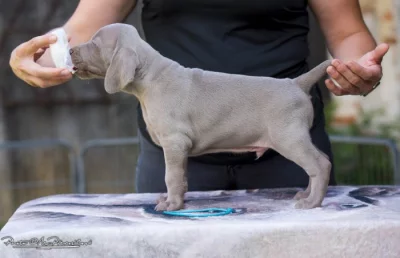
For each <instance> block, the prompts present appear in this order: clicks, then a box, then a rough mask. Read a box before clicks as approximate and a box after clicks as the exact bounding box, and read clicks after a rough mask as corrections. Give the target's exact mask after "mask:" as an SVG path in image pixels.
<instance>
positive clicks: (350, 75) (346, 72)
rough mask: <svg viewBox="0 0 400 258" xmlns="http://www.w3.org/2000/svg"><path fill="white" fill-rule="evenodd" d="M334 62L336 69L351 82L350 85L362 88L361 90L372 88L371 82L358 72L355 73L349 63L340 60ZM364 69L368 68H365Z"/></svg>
mask: <svg viewBox="0 0 400 258" xmlns="http://www.w3.org/2000/svg"><path fill="white" fill-rule="evenodd" d="M332 63H333V66H334V67H335V68H336V70H337V71H338V72H339V73H340V74H341V75H342V76H343V77H344V78H345V79H346V80H347V81H348V82H349V83H350V87H353V86H355V87H357V88H358V89H360V91H361V92H365V91H367V90H370V86H369V85H370V84H369V83H368V82H367V81H365V80H364V79H362V78H361V77H360V76H359V75H358V74H356V73H354V72H353V71H352V70H351V69H350V68H349V67H348V66H347V65H345V64H344V63H342V62H341V61H340V60H334V61H333V62H332ZM363 70H366V69H365V68H363ZM339 84H340V83H339ZM359 93H360V92H359Z"/></svg>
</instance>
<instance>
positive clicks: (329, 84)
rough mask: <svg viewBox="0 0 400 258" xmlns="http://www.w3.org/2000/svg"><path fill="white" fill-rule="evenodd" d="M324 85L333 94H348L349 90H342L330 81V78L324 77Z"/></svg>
mask: <svg viewBox="0 0 400 258" xmlns="http://www.w3.org/2000/svg"><path fill="white" fill-rule="evenodd" d="M325 85H326V87H327V88H328V90H329V91H330V92H332V93H333V94H334V95H336V96H343V95H348V94H349V92H347V91H345V90H343V89H341V88H339V87H337V86H336V85H335V84H334V83H333V82H332V80H330V79H326V80H325Z"/></svg>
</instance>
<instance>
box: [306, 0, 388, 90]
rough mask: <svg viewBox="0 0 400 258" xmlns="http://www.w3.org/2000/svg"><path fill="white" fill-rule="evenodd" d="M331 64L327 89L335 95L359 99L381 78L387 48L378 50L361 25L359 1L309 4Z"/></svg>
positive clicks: (328, 0) (315, 0)
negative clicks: (323, 39) (334, 81)
mask: <svg viewBox="0 0 400 258" xmlns="http://www.w3.org/2000/svg"><path fill="white" fill-rule="evenodd" d="M309 5H310V8H311V9H312V11H313V13H314V14H315V17H316V18H317V20H318V22H319V24H320V27H321V29H322V31H323V33H324V36H325V38H326V41H327V47H328V50H329V52H330V53H331V55H332V57H333V58H334V60H333V61H332V66H330V67H329V68H328V69H327V72H328V74H329V75H330V76H331V78H333V79H335V80H336V81H337V82H338V83H339V85H340V86H341V88H342V89H341V88H339V87H337V86H335V84H334V83H333V81H332V80H331V79H328V80H326V82H325V83H326V86H327V87H328V89H329V90H330V91H331V92H332V93H333V94H335V95H349V94H351V95H362V94H365V93H368V92H370V91H371V90H372V87H373V86H374V85H375V84H376V83H377V82H378V81H379V80H380V78H381V77H382V67H381V61H382V58H383V56H384V55H385V54H386V52H387V51H388V50H389V46H388V45H387V44H380V45H378V46H377V44H376V42H375V40H374V38H373V37H372V35H371V33H370V31H369V30H368V28H367V26H366V24H365V23H364V20H363V17H362V13H361V8H360V5H359V2H358V0H335V1H331V0H310V1H309Z"/></svg>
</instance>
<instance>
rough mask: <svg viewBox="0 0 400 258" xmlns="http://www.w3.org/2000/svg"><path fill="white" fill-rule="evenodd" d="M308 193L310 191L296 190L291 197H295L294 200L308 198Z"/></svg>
mask: <svg viewBox="0 0 400 258" xmlns="http://www.w3.org/2000/svg"><path fill="white" fill-rule="evenodd" d="M309 195H310V192H307V191H299V192H297V194H296V195H295V196H294V197H293V199H295V200H301V199H305V198H308V196H309Z"/></svg>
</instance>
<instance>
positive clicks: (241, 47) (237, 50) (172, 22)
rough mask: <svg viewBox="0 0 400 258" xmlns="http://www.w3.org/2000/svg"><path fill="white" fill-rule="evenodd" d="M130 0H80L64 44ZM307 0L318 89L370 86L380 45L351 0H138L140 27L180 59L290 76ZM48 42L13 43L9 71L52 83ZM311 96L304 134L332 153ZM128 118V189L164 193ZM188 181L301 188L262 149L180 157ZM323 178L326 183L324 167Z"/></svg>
mask: <svg viewBox="0 0 400 258" xmlns="http://www.w3.org/2000/svg"><path fill="white" fill-rule="evenodd" d="M135 2H136V1H133V0H81V1H80V3H79V6H78V8H77V9H76V11H75V13H74V14H73V16H72V17H71V18H70V19H69V21H68V22H67V23H66V24H65V25H64V29H65V30H66V31H67V33H68V34H69V35H70V36H71V38H72V40H71V46H74V45H76V44H80V43H83V42H85V41H87V40H89V39H90V37H91V36H92V35H93V34H94V33H95V32H96V31H97V30H98V29H99V28H100V27H102V26H104V25H107V24H110V23H115V22H120V21H122V20H123V19H124V18H125V17H126V16H127V15H128V14H129V13H130V12H131V10H132V9H133V7H134V6H135V4H136V3H135ZM308 7H310V8H311V10H312V11H313V12H314V14H315V16H316V18H317V20H318V21H319V23H320V25H321V28H322V31H323V33H324V35H325V37H326V40H327V44H328V48H329V51H330V53H331V54H332V56H334V57H335V59H334V60H333V61H332V66H330V67H329V68H328V70H327V72H328V74H329V75H330V76H331V77H332V78H333V79H335V80H336V81H337V82H338V83H339V84H340V85H341V88H339V87H337V86H335V85H334V84H333V82H332V80H331V79H327V80H326V82H325V83H326V86H327V88H328V89H329V90H330V91H331V92H332V93H333V94H335V95H362V94H365V93H367V92H370V91H371V90H372V88H373V86H374V85H376V83H378V82H379V80H380V78H381V76H382V67H381V61H382V58H383V56H384V55H385V54H386V52H387V51H388V49H389V46H388V45H387V44H380V45H379V46H377V45H376V43H375V41H374V39H373V37H372V36H371V34H370V32H369V31H368V29H367V27H366V25H365V24H364V22H363V19H362V15H361V11H360V6H359V2H358V1H357V0H336V1H330V0H310V1H305V0H303V1H299V0H271V1H257V0H246V1H234V0H143V9H142V26H143V30H144V34H145V38H146V41H147V42H148V43H149V44H150V45H151V46H152V47H153V48H155V49H156V50H157V51H159V52H160V53H161V54H162V55H164V56H165V57H167V58H170V59H172V60H175V61H177V62H178V63H180V64H181V65H183V66H186V67H191V68H201V69H204V70H211V71H218V72H225V73H232V74H244V75H252V76H272V77H276V78H285V77H289V78H293V77H297V76H298V75H300V74H302V73H305V72H306V71H308V70H309V67H308V65H307V61H306V60H307V58H308V56H309V51H310V50H309V48H308V42H307V34H308V31H309V24H308V22H309V21H308V18H309V17H308V12H307V8H308ZM99 14H101V15H99ZM87 17H90V19H89V18H87ZM339 17H340V18H339ZM51 42H54V39H51V37H50V36H49V35H44V36H39V37H37V38H35V39H32V40H30V41H28V42H26V43H23V44H21V45H19V46H18V47H17V48H16V49H15V50H14V51H13V53H12V55H11V59H10V65H11V67H12V68H13V71H14V72H15V74H16V75H17V76H18V77H19V78H21V79H22V80H24V81H26V82H27V83H28V84H30V85H32V86H38V87H49V86H54V85H59V84H62V83H63V82H66V81H68V80H69V79H71V74H69V73H68V72H65V71H63V70H62V69H56V68H54V65H53V64H52V62H51V59H50V58H49V54H48V51H44V50H42V47H46V46H48V44H49V43H51ZM39 57H40V58H39ZM266 87H267V86H266ZM226 94H229V92H227V93H226ZM311 95H312V103H313V106H314V112H315V118H314V122H313V126H312V128H311V130H310V132H311V136H312V140H313V142H314V144H315V145H316V146H317V147H318V148H319V149H321V150H322V151H323V152H324V153H325V154H327V155H328V157H329V158H330V160H331V161H332V151H331V145H330V142H329V138H328V135H327V133H326V132H325V118H324V113H323V108H324V105H323V102H322V99H321V93H320V91H319V89H318V87H317V86H314V87H313V89H312V92H311ZM251 104H252V103H243V105H251ZM138 119H139V120H138V124H139V130H138V136H139V138H140V155H139V160H138V165H137V170H136V188H137V189H136V190H137V191H138V192H165V191H166V186H165V182H164V175H165V171H164V170H165V165H164V156H163V151H162V149H161V148H159V147H158V146H156V145H155V144H154V143H153V142H152V140H151V138H150V136H149V134H148V132H147V130H146V126H145V124H144V121H143V117H142V115H141V109H140V106H138ZM188 181H189V190H190V191H203V190H221V189H249V188H253V189H254V188H273V187H306V186H307V184H308V176H307V174H306V173H305V171H303V170H302V168H300V167H299V166H297V165H296V164H294V163H293V162H291V161H289V160H287V159H285V158H284V157H282V156H281V155H280V154H279V153H276V152H274V151H273V150H270V151H267V152H266V153H265V154H264V155H263V156H262V157H261V158H260V159H259V160H255V154H254V153H244V154H230V153H217V154H207V155H203V156H200V157H193V158H190V159H189V161H188ZM330 184H331V185H334V184H336V182H335V179H334V173H333V171H332V173H331V179H330Z"/></svg>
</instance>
